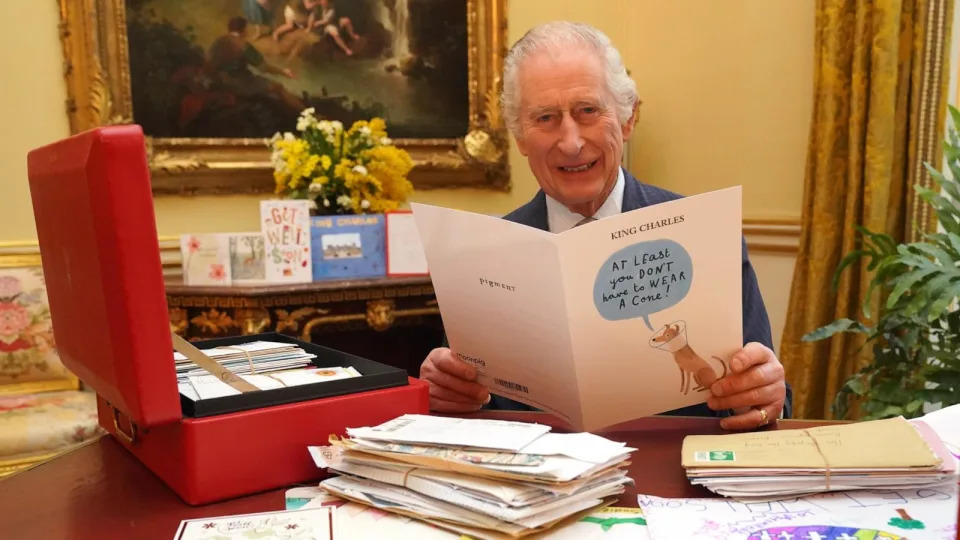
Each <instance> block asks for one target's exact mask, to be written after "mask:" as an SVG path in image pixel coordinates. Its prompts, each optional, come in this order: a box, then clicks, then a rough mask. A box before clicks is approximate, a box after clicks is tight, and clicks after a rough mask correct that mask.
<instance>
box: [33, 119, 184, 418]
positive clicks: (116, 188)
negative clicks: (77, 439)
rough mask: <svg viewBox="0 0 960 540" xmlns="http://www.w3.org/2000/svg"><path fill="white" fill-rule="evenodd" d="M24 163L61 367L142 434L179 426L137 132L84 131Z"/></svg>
mask: <svg viewBox="0 0 960 540" xmlns="http://www.w3.org/2000/svg"><path fill="white" fill-rule="evenodd" d="M27 162H28V175H29V178H30V194H31V197H32V199H33V210H34V215H35V216H36V224H37V237H38V240H39V243H40V254H41V258H42V260H43V272H44V276H45V279H46V284H47V293H48V295H49V299H50V313H51V317H52V319H53V328H54V337H55V339H56V341H57V350H58V352H59V353H60V356H61V358H62V359H63V362H64V364H66V366H67V367H68V368H69V369H70V370H72V371H73V372H74V373H76V374H77V375H78V376H79V377H80V379H81V380H83V381H84V382H85V383H86V384H87V385H89V386H90V387H92V388H93V389H94V390H96V392H97V394H99V395H100V396H102V397H103V398H104V399H106V400H107V401H109V402H110V404H111V405H113V406H114V407H116V408H117V409H119V410H120V411H122V412H123V413H124V415H126V416H128V417H130V418H132V419H134V421H135V422H136V423H137V424H138V425H140V426H142V427H150V426H157V425H161V424H165V423H170V422H175V421H177V420H179V418H180V416H181V413H180V402H179V394H178V391H177V381H176V374H175V371H174V364H173V362H172V361H171V354H172V345H171V341H170V326H169V320H168V317H167V301H166V296H165V292H164V285H163V273H162V267H161V263H160V247H159V243H158V240H157V227H156V221H155V219H154V212H153V196H152V193H151V190H150V172H149V170H148V168H147V161H146V154H145V147H144V140H143V133H142V131H141V129H140V127H139V126H111V127H103V128H97V129H94V130H91V131H88V132H85V133H80V134H77V135H74V136H72V137H70V138H68V139H65V140H62V141H58V142H55V143H53V144H50V145H48V146H44V147H42V148H38V149H36V150H33V151H32V152H30V153H29V155H28V159H27Z"/></svg>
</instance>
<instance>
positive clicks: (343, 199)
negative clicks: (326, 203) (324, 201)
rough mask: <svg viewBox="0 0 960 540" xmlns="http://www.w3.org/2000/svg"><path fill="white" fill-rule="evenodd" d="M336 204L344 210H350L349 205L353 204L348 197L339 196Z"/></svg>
mask: <svg viewBox="0 0 960 540" xmlns="http://www.w3.org/2000/svg"><path fill="white" fill-rule="evenodd" d="M337 204H339V205H340V206H342V207H344V208H350V205H351V204H353V199H351V198H350V196H349V195H341V196H339V197H337Z"/></svg>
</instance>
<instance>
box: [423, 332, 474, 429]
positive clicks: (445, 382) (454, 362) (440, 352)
mask: <svg viewBox="0 0 960 540" xmlns="http://www.w3.org/2000/svg"><path fill="white" fill-rule="evenodd" d="M420 378H421V379H423V380H425V381H427V383H429V384H430V410H431V411H435V412H442V413H462V412H473V411H477V410H480V407H482V406H483V405H484V404H485V403H489V402H490V391H489V390H487V387H486V386H483V385H482V384H479V383H476V382H474V381H476V379H477V370H476V368H474V367H473V366H471V365H470V364H468V363H466V362H464V361H462V360H460V359H459V358H457V355H455V354H454V353H453V351H451V350H450V349H448V348H446V347H440V348H437V349H434V350H432V351H430V354H428V355H427V359H426V360H424V361H423V364H421V365H420Z"/></svg>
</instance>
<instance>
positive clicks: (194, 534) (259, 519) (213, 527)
mask: <svg viewBox="0 0 960 540" xmlns="http://www.w3.org/2000/svg"><path fill="white" fill-rule="evenodd" d="M173 538H174V540H255V539H258V538H259V539H267V538H290V539H291V540H294V539H295V540H332V538H333V533H332V521H331V515H330V508H329V507H321V508H308V509H303V510H288V511H284V512H263V513H259V514H242V515H237V516H224V517H215V518H201V519H186V520H183V521H181V522H180V528H179V529H177V534H176V535H175V536H174V537H173Z"/></svg>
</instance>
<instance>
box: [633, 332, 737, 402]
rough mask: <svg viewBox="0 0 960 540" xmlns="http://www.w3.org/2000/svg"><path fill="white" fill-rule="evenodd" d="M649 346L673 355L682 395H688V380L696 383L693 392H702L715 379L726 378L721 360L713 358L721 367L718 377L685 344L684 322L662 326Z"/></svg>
mask: <svg viewBox="0 0 960 540" xmlns="http://www.w3.org/2000/svg"><path fill="white" fill-rule="evenodd" d="M650 346H651V347H654V348H656V349H662V350H665V351H667V352H669V353H671V354H673V361H674V362H676V364H677V367H678V368H680V391H681V392H683V394H684V395H686V394H689V393H690V379H693V380H694V381H695V382H696V383H697V386H696V388H694V389H693V390H694V391H695V392H703V391H705V390H707V389H708V388H709V387H710V385H712V384H713V383H714V382H716V381H717V379H722V378H723V377H726V376H727V363H726V362H725V361H724V360H723V359H722V358H720V357H717V356H714V357H713V359H714V360H716V361H718V362H720V365H721V366H722V367H723V374H722V375H720V376H719V377H718V376H717V373H716V372H715V371H714V370H713V368H712V367H710V364H709V363H707V361H706V360H704V359H703V358H702V357H701V356H700V355H699V354H697V353H696V352H695V351H694V350H693V349H692V348H691V347H690V345H689V344H688V343H687V336H686V323H685V322H684V321H676V322H673V323H670V324H668V325H666V326H664V327H663V329H662V330H661V331H660V332H658V333H657V334H654V336H653V337H652V338H650Z"/></svg>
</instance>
